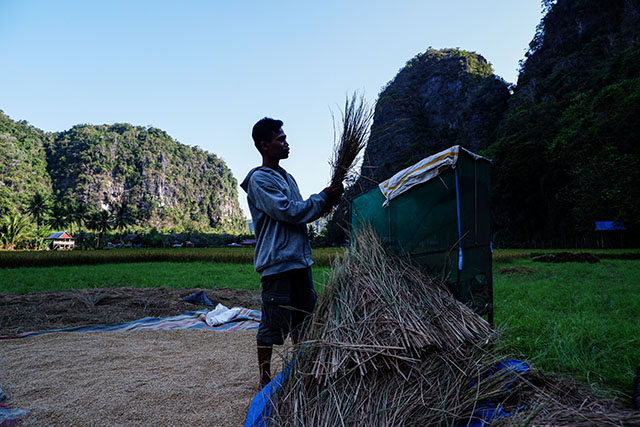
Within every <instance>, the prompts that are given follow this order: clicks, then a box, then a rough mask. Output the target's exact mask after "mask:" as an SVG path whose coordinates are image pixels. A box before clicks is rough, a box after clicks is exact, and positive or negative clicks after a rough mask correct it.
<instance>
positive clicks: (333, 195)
mask: <svg viewBox="0 0 640 427" xmlns="http://www.w3.org/2000/svg"><path fill="white" fill-rule="evenodd" d="M322 192H323V193H324V194H326V195H327V197H328V198H329V200H327V204H326V206H325V211H329V209H331V208H333V207H334V206H336V205H337V204H338V203H339V202H340V198H341V197H342V193H344V186H343V185H342V183H340V184H336V185H330V186H329V187H327V188H325V189H324V190H322Z"/></svg>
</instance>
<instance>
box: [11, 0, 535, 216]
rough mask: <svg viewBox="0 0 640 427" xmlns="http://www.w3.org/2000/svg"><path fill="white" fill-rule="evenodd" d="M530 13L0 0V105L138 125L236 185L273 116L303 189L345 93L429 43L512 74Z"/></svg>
mask: <svg viewBox="0 0 640 427" xmlns="http://www.w3.org/2000/svg"><path fill="white" fill-rule="evenodd" d="M540 19H541V7H540V0H517V1H514V0H485V1H476V0H448V1H444V0H441V1H433V0H422V1H419V0H416V1H411V0H395V1H393V2H391V1H381V0H367V1H364V0H358V1H348V0H343V1H339V0H324V1H316V2H304V1H242V0H238V1H217V0H209V1H204V0H203V1H189V0H185V1H164V0H153V1H147V0H127V1H121V0H109V1H80V0H78V1H67V0H56V1H49V0H42V1H36V0H0V109H2V110H3V111H4V112H5V114H7V115H9V116H10V117H11V118H12V119H14V120H27V121H28V122H29V123H31V124H33V125H34V126H36V127H38V128H40V129H43V130H45V131H62V130H67V129H69V128H71V127H72V126H73V125H75V124H79V123H89V124H111V123H122V122H126V123H131V124H133V125H142V126H147V125H151V126H154V127H157V128H160V129H163V130H165V131H167V132H168V133H169V134H170V135H171V136H172V137H173V138H175V139H177V140H178V141H180V142H181V143H183V144H187V145H192V146H196V145H197V146H199V147H201V148H203V149H205V150H206V151H208V152H211V153H214V154H216V155H217V156H219V157H221V158H222V159H223V160H225V162H226V163H227V165H228V166H229V167H230V168H231V170H232V172H233V174H234V176H235V177H236V178H237V179H238V181H239V182H240V181H242V179H243V178H244V176H245V174H246V173H247V171H248V170H249V169H250V168H251V167H253V166H256V165H258V164H259V163H260V156H259V154H258V152H257V151H256V150H255V148H254V147H253V143H252V141H251V127H252V126H253V124H254V123H255V122H256V121H257V120H259V119H260V118H262V117H264V116H271V117H274V118H280V119H282V120H283V121H284V122H285V124H284V130H285V132H286V133H287V135H288V139H289V144H290V145H291V155H290V157H289V159H287V160H285V161H284V162H283V163H282V166H283V167H285V168H286V169H287V170H289V172H291V173H292V174H293V175H294V176H295V177H296V180H297V181H298V184H299V185H300V188H301V191H302V193H303V196H305V197H307V196H309V195H310V194H311V193H315V192H318V191H320V190H321V189H322V188H324V186H325V185H326V183H327V182H328V180H329V174H330V171H329V166H328V164H327V161H328V159H329V156H330V153H331V150H332V147H333V124H332V118H331V111H334V112H335V113H336V115H337V116H339V113H338V111H339V110H338V108H339V107H341V106H342V105H343V103H344V99H345V96H346V95H347V94H348V93H351V92H353V91H355V90H359V91H361V92H364V94H365V96H366V98H367V100H368V101H369V102H370V103H371V104H373V103H374V102H375V100H376V99H377V96H378V93H379V91H380V89H381V88H382V87H383V86H384V85H385V84H386V83H387V82H388V81H389V80H391V79H393V77H394V76H395V75H396V73H397V72H398V70H399V69H400V68H402V67H403V66H404V64H405V63H406V62H407V61H408V60H409V59H411V58H412V57H414V56H415V55H416V54H418V53H420V52H424V51H425V50H426V49H427V48H428V47H429V46H432V47H434V48H437V49H440V48H447V47H458V48H461V49H464V50H469V51H475V52H477V53H479V54H481V55H483V56H484V57H485V58H486V59H487V60H488V61H489V62H490V63H491V64H492V65H493V68H494V71H495V73H496V74H497V75H499V76H501V77H502V78H504V79H505V80H506V81H508V82H515V81H516V80H517V68H518V61H519V60H520V59H522V58H523V56H524V53H525V51H526V49H527V46H528V44H529V42H530V41H531V39H532V37H533V35H534V33H535V27H536V25H537V24H538V22H539V21H540ZM239 195H240V203H241V206H242V207H243V210H244V211H245V213H246V214H248V209H247V208H246V206H247V205H246V198H245V194H244V192H242V191H241V190H239Z"/></svg>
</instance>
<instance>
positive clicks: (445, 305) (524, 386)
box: [271, 228, 640, 426]
mask: <svg viewBox="0 0 640 427" xmlns="http://www.w3.org/2000/svg"><path fill="white" fill-rule="evenodd" d="M352 241H353V243H354V244H353V247H352V248H351V249H349V250H348V251H347V253H346V254H345V256H344V258H343V260H342V261H341V262H337V261H336V264H335V265H334V268H333V273H332V277H331V279H330V283H329V285H328V287H327V289H325V292H324V293H323V294H322V296H321V299H320V302H319V305H318V309H317V311H316V313H315V314H314V316H313V319H312V324H311V325H310V329H309V330H308V332H307V336H306V340H305V342H304V343H303V344H302V351H299V352H298V353H296V354H293V353H292V355H291V356H290V360H292V369H291V373H290V375H289V377H288V378H287V379H286V380H285V382H284V384H283V387H282V391H281V393H279V395H278V396H276V397H275V398H274V399H275V400H274V401H273V402H272V403H273V410H272V413H271V417H272V418H271V421H272V425H292V426H293V425H295V426H325V425H326V426H329V425H330V426H340V425H342V426H347V425H348V426H403V425H416V426H418V425H419V426H426V425H429V426H431V425H449V426H466V425H472V424H473V423H474V422H476V423H478V422H480V421H479V417H480V415H479V414H480V413H481V412H482V408H487V407H489V405H492V407H494V408H496V407H497V410H503V411H504V412H506V413H508V414H509V416H508V417H505V418H501V419H499V420H497V421H495V424H494V425H527V424H529V423H535V424H553V425H557V424H567V423H568V424H571V425H621V424H622V425H640V417H638V415H637V414H638V413H637V412H632V411H630V410H626V411H625V410H623V409H620V408H619V407H616V406H615V403H614V402H612V401H606V400H598V399H595V398H593V397H591V396H589V395H588V394H585V393H584V392H581V391H580V389H579V388H577V387H574V386H572V385H567V383H564V382H560V381H556V380H551V379H549V378H547V377H545V376H543V375H542V374H540V373H537V372H534V371H529V372H528V373H527V374H525V375H519V373H518V372H517V371H514V370H508V369H503V370H499V371H497V372H496V373H493V374H489V372H490V370H491V368H492V367H494V366H495V365H496V363H497V362H499V361H500V360H503V358H498V357H497V356H495V355H494V354H493V351H492V349H493V347H494V346H493V344H494V339H495V333H494V332H493V331H492V329H491V328H490V327H489V325H488V324H487V323H486V322H485V321H484V320H483V319H482V318H481V317H479V316H477V315H476V314H475V313H473V312H472V311H471V310H470V309H469V308H468V307H466V306H465V305H463V304H461V303H459V302H457V301H456V300H455V299H454V298H453V296H452V295H451V294H450V292H449V291H448V289H447V288H446V286H445V285H444V284H443V283H442V282H440V281H439V280H437V279H430V278H428V277H425V276H424V275H422V274H421V273H420V272H419V271H418V270H417V269H416V268H414V267H412V266H410V265H408V264H407V263H405V262H403V261H401V260H399V259H397V258H395V257H392V256H390V255H388V254H387V253H385V250H384V249H383V248H382V245H381V244H380V242H379V239H378V237H377V236H376V235H375V233H374V232H373V231H372V230H370V229H366V228H365V229H364V230H361V231H360V232H358V233H355V234H354V235H353V236H352ZM296 350H300V349H299V348H297V349H296ZM636 423H637V424H636ZM477 425H481V424H477ZM482 425H484V424H482Z"/></svg>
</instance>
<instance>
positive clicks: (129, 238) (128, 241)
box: [122, 233, 142, 248]
mask: <svg viewBox="0 0 640 427" xmlns="http://www.w3.org/2000/svg"><path fill="white" fill-rule="evenodd" d="M122 241H123V242H124V245H123V246H124V247H125V248H141V247H142V238H141V237H140V235H138V234H135V233H133V234H127V235H126V236H124V237H123V238H122Z"/></svg>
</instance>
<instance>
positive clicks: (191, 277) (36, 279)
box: [0, 261, 329, 294]
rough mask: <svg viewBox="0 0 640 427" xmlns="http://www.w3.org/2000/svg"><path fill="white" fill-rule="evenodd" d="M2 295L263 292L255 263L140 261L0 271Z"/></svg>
mask: <svg viewBox="0 0 640 427" xmlns="http://www.w3.org/2000/svg"><path fill="white" fill-rule="evenodd" d="M312 269H313V275H314V276H313V277H314V280H315V281H316V282H317V283H318V284H320V283H325V282H326V280H327V277H328V276H327V274H328V272H329V268H328V267H320V266H317V267H316V266H314V267H312ZM0 276H1V277H2V280H1V281H0V292H7V293H13V294H26V293H31V292H42V291H58V290H66V289H92V288H112V287H123V286H127V287H133V288H154V287H162V286H164V287H167V288H174V289H189V288H205V289H207V288H217V287H224V288H232V289H249V290H259V289H260V276H259V275H258V274H257V273H256V272H255V271H254V270H253V265H252V264H230V263H224V262H215V263H214V262H202V261H195V262H189V263H181V262H138V263H128V264H102V265H77V266H63V267H46V268H42V267H24V268H19V269H12V270H7V269H0Z"/></svg>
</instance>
